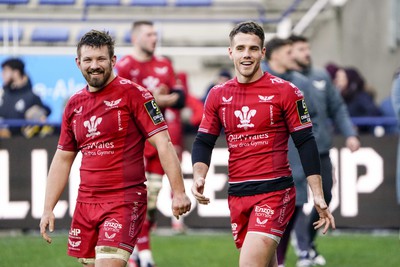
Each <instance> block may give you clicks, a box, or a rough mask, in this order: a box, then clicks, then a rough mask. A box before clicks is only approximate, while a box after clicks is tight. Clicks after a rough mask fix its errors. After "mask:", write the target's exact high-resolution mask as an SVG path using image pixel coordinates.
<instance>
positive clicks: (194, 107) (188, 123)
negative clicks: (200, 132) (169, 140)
mask: <svg viewBox="0 0 400 267" xmlns="http://www.w3.org/2000/svg"><path fill="white" fill-rule="evenodd" d="M176 75H177V77H178V80H179V81H180V82H181V83H182V86H183V89H184V91H185V95H186V103H185V107H184V108H183V109H182V110H181V117H182V123H183V133H184V134H193V133H197V129H198V127H199V125H200V122H201V118H202V116H203V106H204V103H203V102H202V101H201V100H200V99H198V98H197V97H195V96H193V95H192V94H191V93H190V90H189V84H188V79H187V78H188V75H187V73H186V72H183V71H180V72H178V73H177V74H176Z"/></svg>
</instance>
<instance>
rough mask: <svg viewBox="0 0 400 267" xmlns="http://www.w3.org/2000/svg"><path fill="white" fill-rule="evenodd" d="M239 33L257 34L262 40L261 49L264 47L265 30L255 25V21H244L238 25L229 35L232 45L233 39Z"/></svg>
mask: <svg viewBox="0 0 400 267" xmlns="http://www.w3.org/2000/svg"><path fill="white" fill-rule="evenodd" d="M238 33H247V34H255V35H257V36H258V37H259V38H260V40H261V47H263V46H264V40H265V33H264V30H263V28H262V27H261V26H260V25H258V24H257V23H255V22H254V21H244V22H241V23H239V24H237V25H236V26H235V27H234V28H233V29H232V31H231V32H230V33H229V39H230V42H231V43H232V41H233V38H234V37H235V36H236V34H238Z"/></svg>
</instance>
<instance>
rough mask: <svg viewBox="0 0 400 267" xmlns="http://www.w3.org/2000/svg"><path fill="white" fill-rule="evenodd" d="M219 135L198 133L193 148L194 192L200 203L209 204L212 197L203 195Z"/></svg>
mask: <svg viewBox="0 0 400 267" xmlns="http://www.w3.org/2000/svg"><path fill="white" fill-rule="evenodd" d="M217 138H218V136H216V135H212V134H207V133H201V132H199V133H197V136H196V139H195V140H194V142H193V148H192V164H193V185H192V194H193V195H194V197H195V198H196V199H197V201H198V202H199V203H200V204H205V205H207V204H208V203H210V199H209V198H207V197H205V196H204V195H203V192H204V185H205V182H206V180H205V179H206V175H207V172H208V168H209V166H210V162H211V155H212V151H213V149H214V146H215V142H216V140H217Z"/></svg>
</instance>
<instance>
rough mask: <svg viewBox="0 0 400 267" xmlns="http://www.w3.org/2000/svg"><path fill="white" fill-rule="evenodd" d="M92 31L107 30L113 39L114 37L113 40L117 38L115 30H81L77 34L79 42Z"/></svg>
mask: <svg viewBox="0 0 400 267" xmlns="http://www.w3.org/2000/svg"><path fill="white" fill-rule="evenodd" d="M92 29H95V30H98V31H104V30H106V31H108V32H109V34H110V35H111V37H112V38H113V39H115V37H116V31H115V30H114V29H104V28H102V29H99V28H83V29H81V30H80V31H79V32H78V34H77V36H76V40H77V41H79V40H80V39H81V38H82V36H83V35H84V34H85V33H87V32H88V31H90V30H92Z"/></svg>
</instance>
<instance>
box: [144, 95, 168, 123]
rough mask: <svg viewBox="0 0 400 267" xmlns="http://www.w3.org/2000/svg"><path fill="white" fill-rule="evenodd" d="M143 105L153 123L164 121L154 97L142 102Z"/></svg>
mask: <svg viewBox="0 0 400 267" xmlns="http://www.w3.org/2000/svg"><path fill="white" fill-rule="evenodd" d="M144 107H145V108H146V110H147V113H148V114H149V116H150V118H151V120H152V121H153V123H154V124H155V125H157V124H159V123H161V122H163V121H164V116H163V115H162V113H161V110H160V108H159V107H158V105H157V103H156V101H155V100H154V99H153V100H150V101H148V102H146V103H144Z"/></svg>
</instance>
